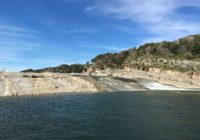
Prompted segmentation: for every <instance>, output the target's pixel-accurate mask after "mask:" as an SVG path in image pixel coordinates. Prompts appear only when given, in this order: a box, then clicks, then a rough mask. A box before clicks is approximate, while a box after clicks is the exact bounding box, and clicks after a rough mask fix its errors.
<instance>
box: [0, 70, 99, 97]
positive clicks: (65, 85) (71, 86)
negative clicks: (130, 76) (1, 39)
mask: <svg viewBox="0 0 200 140" xmlns="http://www.w3.org/2000/svg"><path fill="white" fill-rule="evenodd" d="M95 91H97V89H96V87H95V86H94V84H93V83H91V82H89V81H87V80H85V79H82V78H80V77H76V76H71V75H68V74H51V73H43V74H36V73H4V74H3V77H2V78H1V80H0V95H2V96H3V95H35V94H46V93H66V92H95Z"/></svg>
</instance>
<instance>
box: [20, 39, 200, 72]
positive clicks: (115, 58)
mask: <svg viewBox="0 0 200 140" xmlns="http://www.w3.org/2000/svg"><path fill="white" fill-rule="evenodd" d="M186 61H190V62H186ZM194 61H195V62H200V35H193V36H188V37H185V38H181V39H179V40H176V41H173V42H167V41H163V42H160V43H147V44H144V45H142V46H140V47H139V48H132V49H129V50H127V51H122V52H120V53H106V54H101V55H98V56H96V57H95V58H94V59H92V60H91V64H89V63H87V64H86V65H80V64H74V65H61V66H58V67H49V68H45V69H39V70H32V69H29V70H25V71H23V72H56V73H79V72H82V71H83V70H84V69H87V67H89V66H92V67H93V68H99V69H104V68H124V66H129V67H133V68H136V69H140V70H148V69H149V68H151V67H153V68H163V69H176V70H179V71H200V63H193V62H194Z"/></svg>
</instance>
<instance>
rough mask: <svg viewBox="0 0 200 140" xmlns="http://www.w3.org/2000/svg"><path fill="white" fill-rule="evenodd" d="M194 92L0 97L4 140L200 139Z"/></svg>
mask: <svg viewBox="0 0 200 140" xmlns="http://www.w3.org/2000/svg"><path fill="white" fill-rule="evenodd" d="M196 93H197V92H196ZM196 93H195V92H178V91H176V92H174V91H170V92H167V91H162V92H161V91H156V92H155V91H147V92H115V93H101V94H81V95H45V96H30V97H25V96H24V97H0V140H71V139H72V140H73V139H75V140H79V139H80V140H90V139H91V140H94V139H97V140H134V139H135V140H199V139H200V95H198V94H196Z"/></svg>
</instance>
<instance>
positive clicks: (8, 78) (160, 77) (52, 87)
mask: <svg viewBox="0 0 200 140" xmlns="http://www.w3.org/2000/svg"><path fill="white" fill-rule="evenodd" d="M0 77H1V78H0V96H18V95H40V94H56V93H93V92H103V91H146V90H151V87H150V88H147V87H148V86H147V87H145V82H144V81H143V82H140V80H136V79H148V80H151V81H154V82H157V83H156V84H157V85H158V84H159V83H160V84H163V85H169V87H170V88H166V90H168V89H176V90H181V89H185V90H199V89H200V79H192V78H188V77H184V76H180V75H179V76H178V75H175V74H174V73H173V72H171V73H169V72H160V73H159V72H151V71H149V72H146V71H140V70H135V69H130V68H126V69H115V70H111V69H105V70H97V69H96V70H95V71H93V72H92V73H91V72H88V73H85V74H58V73H7V72H4V73H0ZM146 84H149V83H146ZM150 84H151V83H150ZM163 85H162V86H163ZM170 85H171V86H170ZM173 86H174V87H173ZM164 87H167V86H164ZM155 89H159V87H155ZM161 90H162V89H161ZM163 90H164V89H163Z"/></svg>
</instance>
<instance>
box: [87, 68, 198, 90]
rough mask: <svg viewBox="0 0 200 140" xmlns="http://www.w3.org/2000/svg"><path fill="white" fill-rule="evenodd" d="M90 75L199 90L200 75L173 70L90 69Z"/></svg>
mask: <svg viewBox="0 0 200 140" xmlns="http://www.w3.org/2000/svg"><path fill="white" fill-rule="evenodd" d="M88 72H89V73H90V74H91V75H99V76H108V75H109V76H113V77H123V78H128V79H135V78H142V79H148V80H152V81H156V82H159V83H162V84H169V85H174V86H177V87H180V88H186V89H194V90H195V89H196V90H199V89H200V74H199V73H190V72H186V73H181V72H178V71H173V70H161V69H157V68H154V69H153V68H152V69H150V70H149V71H142V70H137V69H132V68H125V69H110V68H107V69H104V70H99V69H90V70H89V71H88Z"/></svg>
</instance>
